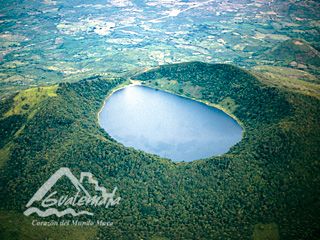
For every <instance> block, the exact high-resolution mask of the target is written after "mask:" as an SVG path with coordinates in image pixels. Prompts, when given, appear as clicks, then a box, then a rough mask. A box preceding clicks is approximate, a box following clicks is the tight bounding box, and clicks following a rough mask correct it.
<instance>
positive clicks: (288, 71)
mask: <svg viewBox="0 0 320 240" xmlns="http://www.w3.org/2000/svg"><path fill="white" fill-rule="evenodd" d="M253 70H254V71H252V73H253V74H254V75H255V76H256V77H257V78H258V79H259V80H260V81H261V82H263V83H265V84H267V85H271V86H275V87H279V88H282V89H284V90H287V91H293V92H299V93H301V94H304V95H309V96H313V97H316V98H318V99H320V84H318V82H319V79H317V78H316V77H315V76H313V75H312V74H310V73H307V72H305V71H301V70H296V69H292V68H284V67H274V66H257V67H254V68H253Z"/></svg>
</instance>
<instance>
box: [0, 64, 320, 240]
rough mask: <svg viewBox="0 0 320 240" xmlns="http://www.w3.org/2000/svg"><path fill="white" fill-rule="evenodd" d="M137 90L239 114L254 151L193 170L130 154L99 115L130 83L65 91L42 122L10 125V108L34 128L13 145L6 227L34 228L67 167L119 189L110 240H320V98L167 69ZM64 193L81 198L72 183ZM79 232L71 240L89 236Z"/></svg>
mask: <svg viewBox="0 0 320 240" xmlns="http://www.w3.org/2000/svg"><path fill="white" fill-rule="evenodd" d="M133 78H134V79H138V80H141V81H143V82H144V83H145V84H147V85H148V84H150V85H152V84H154V83H153V82H158V85H157V86H158V87H159V88H162V89H164V90H170V91H173V92H179V93H180V94H185V95H189V97H193V98H195V99H198V100H199V101H204V102H210V103H211V104H217V105H221V106H223V107H228V109H229V111H230V112H232V113H233V114H234V115H235V116H236V117H237V118H238V119H239V120H240V121H241V122H242V124H243V126H244V127H245V130H246V132H245V136H244V138H243V140H242V141H241V142H240V143H238V144H237V145H235V146H234V147H232V148H231V150H230V151H229V152H228V153H227V154H224V155H222V156H219V157H211V158H208V159H203V160H199V161H194V162H192V163H174V162H172V161H170V160H168V159H162V158H159V157H157V156H154V155H151V154H147V153H144V152H142V151H138V150H135V149H133V148H127V147H124V146H123V145H122V144H119V143H117V142H115V141H114V140H113V139H112V138H110V136H108V134H107V133H106V132H104V131H103V130H102V129H101V128H100V127H99V125H98V123H97V119H96V114H97V112H98V111H99V109H100V108H101V106H102V104H103V101H104V99H105V97H106V96H107V95H108V94H110V93H111V92H112V90H114V89H115V88H117V87H119V85H120V84H123V83H125V81H126V79H106V78H104V77H92V78H89V79H84V80H82V81H79V82H75V83H61V84H59V86H58V88H57V89H56V91H55V92H56V96H55V97H46V98H42V99H41V101H39V102H38V101H37V104H36V106H37V107H36V108H34V111H33V114H32V115H30V114H29V113H28V112H26V111H24V110H21V111H14V113H13V114H12V115H10V116H6V115H5V113H6V112H8V111H10V112H12V109H13V108H14V106H15V105H14V102H15V101H14V100H12V99H11V100H10V99H6V100H5V102H2V103H1V104H2V105H3V106H5V107H6V109H7V110H6V111H4V112H2V120H3V121H7V122H10V121H11V120H10V119H9V118H10V117H11V118H12V117H13V116H16V117H18V118H23V120H21V122H23V125H24V128H23V131H20V134H16V132H17V131H19V130H18V128H19V127H15V128H12V129H11V130H10V133H8V134H7V135H6V139H7V140H6V143H5V145H6V146H9V145H10V152H9V153H7V154H6V156H7V157H6V158H7V159H6V161H5V163H4V164H3V165H2V168H1V171H0V207H1V210H2V212H1V214H2V215H3V216H4V217H2V218H1V219H8V218H9V217H10V214H16V215H14V216H15V217H14V219H20V218H22V212H23V211H24V210H25V204H26V203H27V202H28V200H29V199H30V197H31V196H32V195H33V194H34V192H35V191H36V190H37V189H38V188H39V187H40V186H41V185H42V183H43V182H44V181H45V180H47V178H48V176H50V175H51V174H52V173H54V172H55V171H56V170H58V169H59V168H60V167H62V166H64V167H69V168H70V169H72V171H73V172H75V173H79V172H80V171H89V172H91V173H92V174H94V176H96V177H97V179H99V180H100V183H101V184H103V185H104V186H107V187H111V188H112V187H114V186H117V187H118V189H119V194H120V196H121V197H122V201H121V203H120V205H118V206H117V207H116V208H112V209H107V210H105V211H103V210H101V209H92V211H95V217H94V218H95V219H105V220H108V221H112V222H113V224H114V225H113V226H112V227H110V228H99V229H98V232H97V235H96V237H98V238H99V239H130V240H131V239H252V238H254V239H277V238H278V237H279V236H280V239H317V233H318V232H319V224H318V223H319V214H318V209H320V205H319V204H320V203H319V201H317V198H318V196H319V194H320V192H319V187H318V186H319V183H320V177H319V174H318V173H319V170H320V165H319V156H320V149H319V144H320V124H319V122H320V116H319V112H320V104H319V99H318V98H314V97H312V96H309V95H304V94H300V93H299V92H296V91H289V90H288V89H285V88H276V87H274V86H270V85H267V84H264V83H262V82H261V81H260V80H258V79H257V78H256V77H254V76H253V75H252V74H251V73H250V72H247V71H244V70H241V69H239V68H237V67H234V66H230V65H224V64H218V65H212V64H205V63H199V62H192V63H185V64H174V65H166V66H162V67H159V68H157V69H154V70H150V71H147V72H144V73H142V74H140V75H137V76H134V77H133ZM162 84H163V85H162ZM180 89H182V90H183V92H182V93H181V92H180V91H179V90H180ZM18 95H19V94H18ZM18 95H17V96H18ZM13 98H14V97H13ZM26 103H27V102H24V104H26ZM30 105H31V104H30ZM19 109H21V108H19ZM20 125H21V124H20ZM0 156H2V154H1V155H0ZM59 190H61V191H68V190H69V191H71V189H69V185H67V184H63V183H62V184H61V186H60V188H59ZM35 218H36V217H35ZM52 219H54V217H52ZM80 219H81V218H80ZM5 222H7V220H5ZM0 226H1V229H2V230H1V232H2V233H1V234H2V235H1V236H10V235H8V234H10V232H15V234H18V233H23V234H25V236H26V238H28V237H29V238H31V237H30V236H31V234H32V235H33V236H39V235H40V234H41V233H42V232H41V231H42V230H41V229H38V228H32V229H31V228H30V226H29V227H26V229H24V228H21V229H19V228H17V227H16V226H12V225H8V224H6V223H3V224H1V225H0ZM50 231H52V232H53V231H54V229H48V230H46V233H47V234H48V237H49V236H50V237H51V238H53V239H55V238H56V235H54V233H50ZM74 231H76V232H74ZM74 231H73V230H70V232H66V233H64V234H70V235H68V236H69V239H70V238H72V236H73V235H71V234H77V233H78V234H80V232H79V229H75V230H74ZM37 234H39V235H37ZM49 234H52V235H49ZM86 236H87V235H84V234H83V238H86ZM59 239H60V238H59Z"/></svg>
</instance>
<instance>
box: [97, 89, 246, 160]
mask: <svg viewBox="0 0 320 240" xmlns="http://www.w3.org/2000/svg"><path fill="white" fill-rule="evenodd" d="M99 123H100V125H101V127H102V128H104V129H105V131H106V132H107V133H108V134H109V135H110V136H111V137H113V138H114V139H115V140H117V141H118V142H120V143H122V144H124V145H125V146H128V147H134V148H136V149H139V150H143V151H145V152H148V153H153V154H157V155H159V156H161V157H166V158H170V159H172V160H173V161H176V162H179V161H188V162H189V161H192V160H195V159H201V158H207V157H210V156H215V155H220V154H223V153H226V152H227V151H228V150H229V148H230V147H231V146H233V145H234V144H236V143H237V142H239V141H240V140H241V137H242V128H241V127H240V125H239V124H238V123H237V122H236V121H235V120H234V119H233V118H231V117H230V116H228V115H227V114H225V113H224V112H223V111H221V110H219V109H216V108H213V107H209V106H207V105H205V104H203V103H200V102H197V101H193V100H190V99H187V98H183V97H179V96H177V95H174V94H170V93H167V92H163V91H159V90H155V89H152V88H148V87H144V86H137V85H134V86H128V87H126V88H123V89H121V90H119V91H116V92H115V93H113V94H112V95H111V96H110V98H108V99H107V101H106V103H105V105H104V107H103V108H102V110H101V112H100V114H99Z"/></svg>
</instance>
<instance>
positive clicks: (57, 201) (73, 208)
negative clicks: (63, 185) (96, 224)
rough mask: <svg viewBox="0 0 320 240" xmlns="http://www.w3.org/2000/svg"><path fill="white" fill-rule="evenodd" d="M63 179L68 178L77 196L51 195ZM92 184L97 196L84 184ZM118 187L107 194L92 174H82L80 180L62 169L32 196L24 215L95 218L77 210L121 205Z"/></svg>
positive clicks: (85, 211)
mask: <svg viewBox="0 0 320 240" xmlns="http://www.w3.org/2000/svg"><path fill="white" fill-rule="evenodd" d="M62 177H67V179H68V180H70V182H71V183H72V185H73V186H74V187H75V189H76V194H74V195H73V196H72V195H71V196H69V195H62V196H60V197H58V198H57V197H56V195H57V191H53V192H52V193H49V191H50V190H51V189H52V187H53V186H54V185H55V184H56V183H57V181H58V180H59V179H61V178H62ZM85 180H86V181H87V183H89V184H92V185H93V186H94V192H95V193H99V194H98V195H97V194H94V195H92V194H90V193H89V191H87V190H86V188H85V187H84V186H83V183H84V182H85ZM116 191H117V187H115V188H114V189H113V191H112V192H110V193H109V192H107V189H106V188H105V187H103V186H100V185H99V183H98V181H97V180H95V179H94V177H93V175H92V174H91V173H90V172H81V174H80V179H77V178H76V177H75V176H74V175H73V174H72V172H71V171H70V169H69V168H66V167H62V168H60V169H59V170H58V171H56V172H55V173H54V174H53V175H52V176H51V177H50V178H49V179H48V180H47V181H46V182H45V183H44V184H43V185H42V186H41V187H40V188H39V189H38V191H37V192H36V193H35V194H34V195H33V196H32V198H31V199H30V200H29V202H28V203H27V205H26V207H27V210H25V211H24V213H23V214H24V215H26V216H30V215H31V214H33V213H35V214H38V216H40V217H48V216H51V215H56V216H57V217H62V216H64V215H66V214H71V215H72V216H80V215H89V216H93V215H94V214H93V213H92V212H89V211H87V210H80V211H77V209H79V208H81V207H86V209H87V208H88V207H92V208H95V207H104V208H109V207H112V206H115V205H118V204H119V203H120V200H121V197H115V194H116ZM35 204H37V206H38V205H40V206H41V209H42V208H43V209H44V210H41V209H39V208H38V207H34V206H33V205H35ZM58 208H64V210H62V211H59V210H58Z"/></svg>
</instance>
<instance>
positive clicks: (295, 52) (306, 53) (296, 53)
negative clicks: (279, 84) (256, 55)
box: [264, 39, 320, 69]
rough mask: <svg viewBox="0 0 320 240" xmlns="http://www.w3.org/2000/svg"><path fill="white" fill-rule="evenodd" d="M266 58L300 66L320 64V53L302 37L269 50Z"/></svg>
mask: <svg viewBox="0 0 320 240" xmlns="http://www.w3.org/2000/svg"><path fill="white" fill-rule="evenodd" d="M264 57H265V58H267V59H271V60H272V61H276V62H277V61H278V62H282V63H283V64H284V65H291V66H292V67H298V68H307V67H309V68H311V69H312V68H316V67H319V66H320V53H319V52H318V50H317V49H315V48H313V47H312V46H311V45H310V44H309V43H307V42H306V41H304V40H302V39H289V40H287V41H284V42H282V43H281V44H279V45H278V46H276V47H274V48H273V49H271V50H269V51H267V52H266V53H265V55H264Z"/></svg>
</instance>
